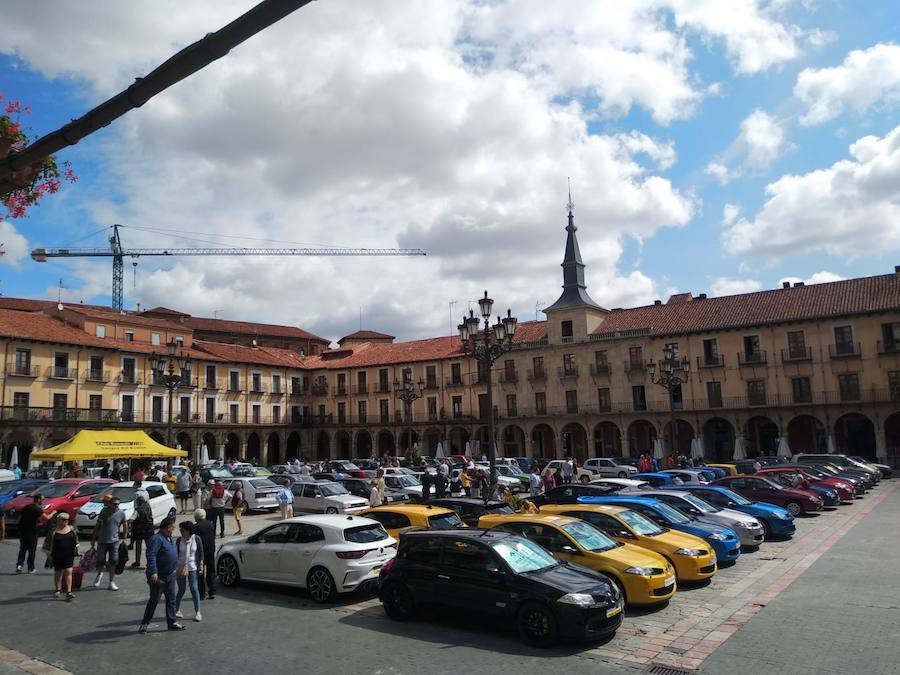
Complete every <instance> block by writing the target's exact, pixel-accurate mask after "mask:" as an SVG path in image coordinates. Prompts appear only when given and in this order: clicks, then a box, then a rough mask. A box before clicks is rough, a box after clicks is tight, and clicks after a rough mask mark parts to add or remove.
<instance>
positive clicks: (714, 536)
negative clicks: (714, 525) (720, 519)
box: [709, 532, 728, 541]
mask: <svg viewBox="0 0 900 675" xmlns="http://www.w3.org/2000/svg"><path fill="white" fill-rule="evenodd" d="M709 538H710V539H715V540H716V541H725V540H726V539H728V537H727V536H725V535H724V534H722V533H721V532H713V533H712V534H711V535H709Z"/></svg>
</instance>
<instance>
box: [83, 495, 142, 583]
mask: <svg viewBox="0 0 900 675" xmlns="http://www.w3.org/2000/svg"><path fill="white" fill-rule="evenodd" d="M120 533H121V535H122V537H121V538H122V539H127V538H128V521H127V520H126V518H125V512H124V511H122V510H121V509H119V498H118V497H111V498H110V500H109V501H108V502H107V503H106V506H104V507H103V510H102V511H100V515H99V516H97V524H96V525H95V526H94V534H93V537H92V538H91V546H94V545H96V548H97V578H96V579H94V588H99V587H100V582H102V581H103V571H104V567H105V568H106V571H107V572H109V586H107V588H109V590H111V591H117V590H119V587H118V586H116V582H115V578H116V565H118V564H119V543H120V541H121V539H120V538H119V535H120ZM148 555H149V553H148Z"/></svg>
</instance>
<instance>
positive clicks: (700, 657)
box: [0, 483, 900, 675]
mask: <svg viewBox="0 0 900 675" xmlns="http://www.w3.org/2000/svg"><path fill="white" fill-rule="evenodd" d="M898 485H900V483H883V484H882V486H881V487H880V488H878V490H876V491H875V492H874V493H871V494H870V495H869V496H867V497H866V498H865V499H862V500H858V501H856V502H854V503H853V504H852V505H849V506H844V507H841V508H839V509H837V510H832V511H828V512H825V513H823V514H821V515H818V516H812V517H807V518H800V519H798V521H797V526H798V527H797V534H796V535H795V537H794V538H793V539H792V540H789V541H783V542H767V543H765V544H764V545H763V546H762V547H761V548H760V549H759V550H758V551H756V552H749V553H746V554H744V555H742V556H741V558H740V560H739V561H738V563H737V564H736V565H733V566H732V567H728V568H724V569H722V570H720V572H719V574H718V575H717V576H716V577H715V578H714V579H713V580H712V582H710V583H709V584H707V585H705V586H699V587H694V588H682V589H680V590H679V591H678V593H677V594H676V596H675V597H674V598H673V600H672V601H671V602H670V603H669V604H668V605H667V606H665V607H663V608H661V609H657V610H655V611H652V610H651V611H629V612H628V613H627V615H626V618H625V621H624V623H623V625H622V627H621V628H620V630H619V631H618V633H617V634H616V636H615V637H614V638H613V639H612V640H610V641H608V642H606V643H603V644H600V645H597V646H593V647H589V648H587V649H585V648H583V647H580V646H578V647H572V646H569V647H566V648H561V649H559V650H531V649H528V648H526V647H524V646H522V645H520V644H519V643H518V641H517V639H516V637H515V635H514V633H513V632H511V631H510V630H508V629H506V628H504V627H495V626H491V625H480V624H478V621H477V618H474V619H473V618H466V617H462V618H456V619H454V618H450V617H443V616H434V617H427V618H426V619H424V620H422V621H417V622H411V623H405V624H397V623H395V622H391V621H389V620H388V619H386V618H385V616H384V613H383V611H382V610H381V606H380V604H379V603H378V601H377V600H376V599H374V598H372V597H360V596H350V597H348V598H346V599H345V600H344V601H342V602H340V603H338V604H336V605H333V606H330V607H327V608H323V607H320V606H317V605H315V604H314V603H312V602H311V601H310V600H309V599H308V598H307V597H306V595H305V593H303V592H302V591H293V590H284V589H277V588H275V587H267V586H260V585H255V584H254V585H251V584H247V585H243V586H241V587H238V588H235V589H227V590H225V591H224V592H222V593H221V595H220V598H221V600H219V599H217V600H216V601H215V603H206V605H205V606H204V608H203V613H204V617H205V619H206V620H205V621H204V623H202V624H191V625H189V627H188V631H187V636H188V637H187V638H182V637H180V636H176V637H174V638H172V637H171V636H166V635H165V631H162V633H160V632H156V633H153V632H151V634H149V635H147V636H142V637H143V638H144V639H148V640H160V639H166V638H168V642H167V644H169V643H171V644H172V645H173V646H172V647H171V649H172V650H174V651H173V652H172V655H171V657H168V658H176V660H177V661H178V662H179V663H183V664H184V665H185V667H189V668H192V669H196V668H201V669H203V670H219V669H223V668H224V669H228V668H233V666H234V665H235V663H234V661H233V660H231V659H233V658H234V656H235V654H239V655H240V656H238V658H241V659H242V662H243V661H244V659H245V658H246V659H249V658H251V655H253V658H255V659H258V660H259V662H260V668H262V669H265V670H267V671H268V672H286V670H285V668H286V666H287V664H286V663H284V662H283V661H282V660H281V659H282V658H283V656H284V652H283V651H281V650H274V651H273V649H272V645H279V644H282V645H283V644H290V646H291V653H293V652H294V651H296V652H297V653H298V654H300V653H303V654H305V655H312V654H316V655H317V656H316V659H319V658H321V653H322V650H323V645H324V644H330V643H334V644H336V645H341V646H340V648H339V649H337V650H327V649H326V650H325V656H327V657H328V659H327V660H326V661H317V663H318V666H317V667H313V668H312V670H313V671H315V672H346V671H347V669H355V670H358V671H359V672H373V673H374V672H381V673H418V672H428V673H429V675H431V674H432V673H442V672H447V673H458V672H459V668H461V667H463V666H464V665H465V664H467V663H473V662H478V663H479V664H481V666H483V667H484V668H485V669H488V670H492V671H497V670H498V669H499V670H500V671H501V672H502V671H505V670H508V669H509V668H510V665H509V664H510V663H513V662H514V663H515V664H516V665H515V669H516V671H517V672H518V673H520V674H525V673H530V672H535V673H545V672H546V669H547V668H548V667H554V666H553V665H551V663H554V664H557V663H559V659H563V663H565V666H564V667H565V668H566V670H567V671H568V673H570V674H571V675H574V674H576V673H598V672H599V673H613V672H615V673H632V674H633V673H639V672H643V671H644V670H645V668H647V667H648V666H650V665H654V664H658V665H663V664H664V665H669V666H675V667H682V668H688V669H694V668H698V667H701V668H702V670H703V672H707V673H725V672H727V673H731V672H744V671H742V670H741V669H740V666H741V663H739V662H737V661H736V663H737V665H736V666H735V669H732V667H731V662H728V663H729V666H728V667H727V668H726V667H724V666H720V665H716V664H717V663H719V662H718V661H717V659H721V658H725V657H728V658H733V659H736V660H738V661H739V659H740V658H744V659H747V658H748V657H747V656H746V655H748V654H754V653H755V652H752V651H747V650H745V649H744V648H742V647H737V648H732V645H733V644H740V642H739V638H743V635H744V633H745V631H747V630H749V627H747V628H742V626H744V624H747V622H749V621H751V619H753V618H754V616H757V619H755V620H754V621H753V622H751V623H752V625H753V626H756V625H757V624H758V623H759V624H760V625H762V626H763V628H762V629H760V630H762V633H761V634H762V635H768V634H769V633H771V628H768V629H767V628H766V626H768V623H767V621H768V619H767V616H768V614H767V612H763V614H761V615H758V613H759V612H760V611H761V610H763V608H764V607H766V605H767V604H769V603H770V602H772V601H773V600H774V599H775V598H779V596H781V595H782V593H784V592H785V591H786V589H788V587H789V586H791V584H792V583H793V582H794V581H795V580H796V579H797V578H798V577H799V576H800V575H801V574H803V573H804V571H806V570H807V569H808V568H809V567H810V566H811V565H812V564H813V563H815V562H816V561H817V560H818V559H819V558H820V556H822V554H823V553H825V552H826V551H828V550H829V549H830V548H831V547H832V546H834V545H835V544H836V543H837V542H838V540H840V539H841V538H842V537H844V536H845V535H846V534H847V533H848V532H851V531H852V532H853V533H854V534H853V538H855V539H859V540H860V546H862V545H868V546H871V545H872V542H871V539H872V537H871V536H869V537H866V536H864V534H861V531H862V530H863V528H856V529H855V530H851V528H853V526H854V525H856V524H857V523H859V522H860V521H861V520H863V519H864V518H866V516H867V514H869V513H870V512H872V511H875V510H876V507H878V506H879V504H881V503H882V502H883V501H884V500H886V499H890V500H891V501H890V503H888V504H887V505H886V507H885V508H881V509H880V510H878V511H876V513H875V514H873V515H872V516H871V517H870V518H876V517H877V518H879V519H882V520H884V521H885V527H887V523H892V522H894V521H895V520H896V514H897V512H898V510H900V491H898V492H896V497H893V498H891V495H893V494H894V493H895V491H896V489H897V487H898ZM277 519H278V517H277V515H271V514H259V515H254V516H251V517H249V518H248V519H246V520H245V527H244V530H245V534H246V533H252V532H254V531H256V530H258V529H259V528H261V527H263V526H265V525H268V524H269V523H270V522H274V521H277ZM869 520H870V519H868V518H866V520H864V521H863V522H864V526H865V527H866V528H868V527H869ZM226 531H227V532H228V533H229V534H230V533H233V531H234V525H233V521H232V522H229V524H228V527H227V528H226ZM894 531H895V528H894ZM231 536H233V535H231ZM231 536H229V538H231ZM894 539H896V537H894ZM9 544H10V545H4V546H0V570H2V571H3V572H2V573H0V598H2V599H0V612H2V613H3V615H4V618H5V619H8V618H10V617H11V616H13V615H15V616H17V617H20V620H19V621H17V622H16V623H15V624H14V625H13V624H10V623H9V622H7V621H4V624H6V625H5V628H4V629H2V632H0V643H2V644H4V645H6V647H8V648H9V649H5V648H2V647H0V675H7V674H8V673H12V672H16V673H21V672H22V671H25V672H31V673H35V674H40V673H46V674H48V675H49V674H50V673H60V672H62V671H60V670H57V669H56V668H55V667H58V668H63V669H65V670H71V671H72V672H76V673H82V672H88V671H90V672H93V673H105V672H110V673H119V672H121V663H122V662H123V659H127V658H130V657H132V656H133V655H134V653H135V651H134V650H135V649H136V648H138V647H136V645H135V643H134V641H133V640H134V639H135V637H136V636H137V634H136V633H135V631H136V627H137V625H136V624H137V618H138V615H139V613H140V609H141V606H142V604H143V602H144V600H145V598H146V585H145V584H144V583H143V581H142V576H141V575H139V574H134V573H131V574H126V575H125V576H124V577H122V578H121V579H120V586H121V587H122V591H121V592H119V593H116V594H109V593H105V592H97V591H95V590H94V589H90V588H89V589H87V590H85V591H82V592H81V593H80V594H79V598H78V600H76V602H75V603H74V605H67V604H66V603H63V606H62V607H60V606H59V605H57V604H52V601H51V600H50V598H49V597H48V596H49V593H48V592H47V590H46V588H47V584H48V581H49V582H50V583H52V580H49V575H48V574H47V573H45V572H43V570H42V571H41V573H39V574H38V575H35V576H34V577H31V576H27V577H16V576H15V575H10V574H9V573H8V572H7V570H8V569H11V565H12V562H13V560H14V554H15V548H14V546H13V545H11V544H12V542H9ZM894 549H896V544H895V545H894ZM894 549H892V551H893V553H891V554H890V556H888V554H887V552H885V553H884V555H885V556H886V557H889V558H896V550H894ZM828 557H829V556H826V558H825V560H827V559H828ZM823 562H824V561H823ZM810 573H812V572H810ZM88 583H89V581H88ZM832 583H835V584H839V583H841V582H840V581H839V580H837V579H835V580H832ZM858 583H860V584H863V585H864V586H865V588H866V589H868V592H870V593H876V594H877V592H878V586H877V584H876V582H875V581H873V580H872V579H871V578H870V577H863V578H862V579H859V580H858ZM895 586H900V584H895ZM817 595H821V594H817ZM891 602H894V601H893V600H891ZM870 604H871V603H870ZM895 604H896V603H895ZM792 606H793V605H792V604H790V603H788V605H787V609H786V610H785V611H788V612H789V611H790V608H791V607H792ZM63 607H65V610H63ZM894 609H896V608H894ZM60 610H63V611H66V612H72V613H73V614H74V616H73V617H71V618H70V619H67V620H66V621H65V622H64V623H62V624H59V625H57V624H55V622H54V618H55V614H57V613H61V612H60ZM73 610H74V612H73ZM883 611H884V612H888V611H890V610H888V609H884V610H883ZM816 618H817V620H821V617H816ZM782 620H783V621H787V619H784V618H783V619H782ZM473 623H475V624H478V625H474V626H473V625H472V624H473ZM895 624H896V622H894V623H892V624H891V625H895ZM817 625H819V626H820V625H821V624H815V623H813V624H811V625H810V626H808V627H807V630H809V631H814V630H816V626H817ZM839 625H842V624H839ZM157 628H158V627H157ZM782 629H783V630H784V631H785V633H786V634H788V635H790V631H789V630H788V629H787V628H785V627H782ZM767 630H768V631H769V632H768V633H767V632H766V631H767ZM236 631H239V633H236ZM757 632H758V631H757ZM735 633H737V635H736V636H735V637H734V638H732V639H731V640H729V638H731V636H732V635H734V634H735ZM238 634H240V635H243V636H244V639H243V641H242V642H241V646H240V651H239V652H236V651H235V647H231V648H230V649H228V650H226V652H225V653H223V654H219V653H215V652H213V651H210V650H209V649H206V650H201V652H200V654H202V660H200V657H199V656H198V652H197V649H196V647H197V644H198V643H197V641H196V640H197V638H198V637H200V639H201V640H202V641H203V643H204V644H207V646H211V645H212V644H219V643H221V644H225V645H230V644H231V640H232V639H233V638H232V636H233V635H238ZM754 634H755V633H754ZM873 635H879V636H880V638H879V639H885V640H887V639H890V640H892V642H893V643H894V644H897V643H898V640H897V637H898V636H896V635H895V636H893V637H888V636H885V635H884V633H883V631H881V632H879V633H873ZM201 636H202V637H201ZM793 637H795V638H796V639H798V640H802V639H803V638H805V637H807V635H806V634H805V633H798V634H796V635H794V636H793ZM777 638H778V635H775V636H774V637H772V638H770V639H777ZM223 640H224V642H222V641H223ZM726 641H728V642H726ZM735 641H738V642H735ZM763 642H764V639H763V638H761V637H757V638H753V639H750V643H749V645H750V646H749V647H748V649H753V650H756V652H759V650H760V649H763V650H764V649H765V648H764V647H762V646H761V645H762V643H763ZM782 642H785V640H784V639H782ZM787 642H788V643H789V644H790V642H791V641H790V640H788V641H787ZM814 642H816V643H817V641H814ZM863 642H864V643H865V641H863ZM723 643H724V644H725V646H724V647H723ZM157 644H159V643H157ZM866 644H868V643H866ZM188 645H191V646H190V647H188ZM720 647H722V649H719V648H720ZM11 649H15V650H19V651H21V652H24V653H25V654H29V655H31V656H34V657H36V658H39V659H42V661H37V660H34V659H30V657H29V656H25V655H24V654H19V653H18V652H13V651H10V650H11ZM717 650H718V651H717ZM857 651H859V649H857ZM142 653H145V652H143V651H142ZM168 653H169V652H168V651H165V652H164V654H165V655H168ZM714 653H715V655H714V657H713V658H709V657H710V655H711V654H714ZM762 653H765V651H763V652H762ZM229 654H230V656H228V655H229ZM353 654H359V655H363V654H364V655H366V657H365V659H364V660H363V662H362V663H361V664H360V663H357V659H356V658H355V657H353ZM146 658H148V659H149V660H150V661H153V660H154V658H155V656H154V655H152V654H148V655H147V657H146ZM511 658H512V659H514V661H513V662H511V661H510V659H511ZM786 658H787V657H786ZM168 663H169V665H171V661H169V662H168ZM723 663H724V662H723ZM759 663H760V662H759V661H758V659H757V657H756V656H752V657H749V660H748V661H747V669H746V672H757V671H758V666H759ZM49 664H53V666H50V665H49ZM146 665H147V666H148V668H152V667H154V666H158V667H166V665H167V663H166V661H165V659H163V660H161V661H160V663H159V664H156V663H155V662H153V663H150V662H149V661H148V663H147V664H146ZM754 666H755V667H756V670H754ZM772 670H775V669H772ZM779 672H780V670H779ZM796 672H798V673H801V672H802V673H807V672H812V671H807V670H798V671H796ZM835 672H837V671H835ZM843 672H849V671H843ZM856 672H866V671H865V669H856ZM871 672H873V673H875V672H878V673H880V672H885V673H887V672H894V671H887V670H885V671H881V670H872V671H871Z"/></svg>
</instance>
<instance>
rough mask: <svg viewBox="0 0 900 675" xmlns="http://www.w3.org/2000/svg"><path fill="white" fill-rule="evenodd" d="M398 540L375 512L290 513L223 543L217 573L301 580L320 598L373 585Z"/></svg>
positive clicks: (224, 578)
mask: <svg viewBox="0 0 900 675" xmlns="http://www.w3.org/2000/svg"><path fill="white" fill-rule="evenodd" d="M396 553H397V540H396V539H394V538H393V537H391V536H390V535H389V534H388V533H387V532H386V531H385V529H384V528H383V527H382V526H381V523H379V522H377V521H375V520H372V519H371V518H363V517H360V516H346V515H310V516H299V517H297V518H289V519H287V520H283V521H281V522H279V523H277V524H275V525H270V526H269V527H267V528H265V529H264V530H261V531H259V532H257V533H256V534H254V535H251V536H249V537H244V538H241V539H233V540H232V541H229V542H226V543H224V544H222V546H221V547H220V548H219V552H218V555H217V556H216V573H217V574H218V577H219V580H220V581H221V582H222V585H223V586H233V585H234V584H236V583H238V582H240V581H241V580H246V581H263V582H268V583H273V584H281V585H284V586H297V587H300V588H305V589H307V590H308V591H309V595H310V597H312V599H313V600H315V601H316V602H329V601H331V600H333V599H334V598H335V596H336V595H337V594H338V593H349V592H351V591H355V590H356V589H358V588H364V587H373V586H375V585H376V584H377V583H378V573H379V571H380V570H381V568H382V567H383V566H384V564H385V563H386V562H387V561H388V560H390V559H391V558H393V557H394V555H396Z"/></svg>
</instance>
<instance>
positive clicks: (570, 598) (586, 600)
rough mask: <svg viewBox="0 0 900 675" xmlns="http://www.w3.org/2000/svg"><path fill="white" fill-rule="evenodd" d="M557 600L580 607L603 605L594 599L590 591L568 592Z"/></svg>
mask: <svg viewBox="0 0 900 675" xmlns="http://www.w3.org/2000/svg"><path fill="white" fill-rule="evenodd" d="M557 602H561V603H563V604H564V605H576V606H578V607H585V608H590V607H600V606H601V605H600V604H599V603H597V602H596V601H595V600H594V596H592V595H591V594H590V593H566V594H565V595H564V596H562V597H561V598H559V599H558V600H557Z"/></svg>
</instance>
